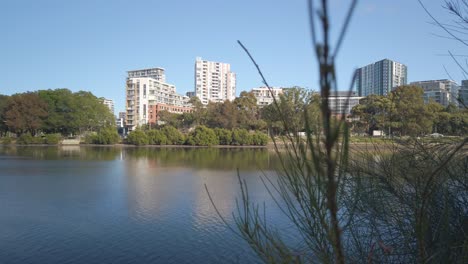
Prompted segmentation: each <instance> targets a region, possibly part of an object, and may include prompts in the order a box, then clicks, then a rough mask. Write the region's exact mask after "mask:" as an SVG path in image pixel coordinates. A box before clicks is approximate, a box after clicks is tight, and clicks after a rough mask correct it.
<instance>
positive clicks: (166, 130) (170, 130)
mask: <svg viewBox="0 0 468 264" xmlns="http://www.w3.org/2000/svg"><path fill="white" fill-rule="evenodd" d="M161 131H162V132H163V134H164V135H165V136H166V138H167V144H168V145H183V144H184V142H185V138H184V135H183V134H182V133H181V132H180V131H179V130H177V129H176V128H175V127H173V126H164V127H163V128H162V129H161Z"/></svg>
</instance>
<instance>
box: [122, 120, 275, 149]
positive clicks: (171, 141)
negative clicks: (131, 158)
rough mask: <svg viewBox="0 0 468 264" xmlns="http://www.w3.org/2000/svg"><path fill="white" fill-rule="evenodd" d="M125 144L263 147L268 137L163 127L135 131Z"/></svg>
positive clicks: (239, 131) (239, 130) (236, 131)
mask: <svg viewBox="0 0 468 264" xmlns="http://www.w3.org/2000/svg"><path fill="white" fill-rule="evenodd" d="M127 143H129V144H133V145H137V146H142V145H190V146H214V145H232V146H264V145H266V144H267V143H268V135H267V134H265V133H263V132H259V131H256V132H252V133H251V132H249V131H247V129H244V128H234V129H232V130H229V129H224V128H215V129H211V128H208V127H206V126H197V127H195V129H193V130H191V131H190V132H189V133H186V134H185V133H182V132H180V131H179V130H178V129H177V128H175V127H173V126H169V125H166V126H163V127H161V128H159V129H147V130H142V129H137V130H135V131H132V132H130V133H129V134H128V137H127Z"/></svg>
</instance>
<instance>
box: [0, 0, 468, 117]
mask: <svg viewBox="0 0 468 264" xmlns="http://www.w3.org/2000/svg"><path fill="white" fill-rule="evenodd" d="M347 2H348V1H343V0H335V1H332V3H331V9H332V13H333V15H335V14H337V16H336V17H335V16H334V17H333V18H334V21H337V22H335V23H334V24H332V27H333V25H338V24H339V21H341V20H340V19H342V18H343V13H344V11H345V7H346V6H344V3H347ZM423 2H424V3H425V4H426V6H427V8H428V9H429V10H430V11H431V12H432V13H433V15H434V16H435V17H437V18H439V19H441V20H442V19H443V18H444V17H445V18H447V14H448V11H447V10H444V9H443V8H442V7H441V5H442V2H439V3H434V1H432V2H430V1H428V0H426V1H423ZM306 7H307V5H306V1H294V2H293V3H284V2H282V1H265V0H259V1H255V3H251V2H247V1H236V2H235V3H222V4H218V3H217V2H215V1H212V0H205V1H197V2H196V3H192V2H189V3H185V2H184V1H181V0H177V1H171V2H170V3H155V2H153V1H147V0H140V1H132V2H130V1H123V0H120V1H99V2H97V3H95V2H94V1H90V0H84V1H80V2H79V3H78V2H77V3H75V2H67V3H64V2H63V1H56V0H46V1H41V3H37V2H36V1H8V2H6V3H5V4H4V8H5V10H6V12H5V15H4V16H2V17H0V32H1V33H2V35H3V36H4V37H5V40H6V41H3V42H1V43H0V58H2V60H1V61H2V63H0V94H7V95H10V94H13V93H20V92H26V91H33V90H38V89H57V88H68V89H70V90H72V91H78V90H86V91H91V92H92V93H93V94H95V95H96V96H97V97H105V98H108V99H112V100H114V102H115V109H116V113H118V112H120V111H122V110H123V109H124V107H125V78H126V74H127V71H130V70H137V69H143V68H153V67H161V68H164V69H165V70H166V78H167V80H166V82H167V83H170V84H173V85H175V86H176V87H177V91H178V92H179V93H181V94H185V92H187V91H193V90H194V64H195V59H196V57H203V58H204V59H206V60H210V61H219V62H224V63H229V64H231V68H232V71H233V72H235V73H236V75H237V92H236V94H237V95H238V94H239V93H240V92H241V91H243V90H250V89H252V88H254V87H259V86H262V85H263V84H262V82H261V79H260V76H258V73H257V71H256V69H255V68H254V65H253V64H252V63H251V62H250V60H249V59H248V57H247V55H246V54H245V53H244V52H243V51H242V49H241V48H240V46H239V45H238V44H237V40H240V41H242V42H243V44H244V45H246V46H247V48H248V49H249V51H250V52H251V53H252V54H253V56H254V57H255V59H256V60H257V63H258V64H259V65H260V67H261V68H262V71H263V72H264V74H265V76H266V78H267V80H268V81H269V83H270V85H272V86H282V87H290V86H294V85H297V86H302V87H306V88H309V89H314V88H315V90H316V89H317V87H318V84H317V80H318V74H317V69H316V67H315V61H314V59H313V58H314V57H313V51H312V48H311V41H310V39H309V37H310V34H309V28H308V17H307V10H306ZM83 18H85V19H83ZM449 18H450V17H449ZM444 21H445V20H444ZM332 29H333V28H332ZM337 31H338V30H337V29H335V31H332V33H333V32H335V33H336V32H337ZM335 35H336V34H335ZM436 35H444V34H443V32H442V31H441V30H440V29H439V28H437V27H436V26H435V25H433V24H431V19H430V17H429V16H427V14H426V13H425V11H424V10H423V9H422V7H421V6H420V5H419V3H418V2H417V1H416V0H411V1H404V0H398V1H392V2H391V3H389V2H388V1H383V0H380V1H371V0H368V1H360V2H359V3H358V6H357V8H356V12H355V15H354V17H353V19H352V22H351V25H350V29H349V31H348V34H347V36H346V39H345V42H344V45H343V48H342V50H341V52H340V54H339V57H338V60H337V65H338V68H337V73H338V85H339V87H340V88H339V89H340V90H345V89H348V88H349V83H350V80H351V77H352V72H353V70H355V69H356V68H359V67H363V66H365V65H368V64H370V63H373V62H376V61H379V60H382V59H386V58H388V59H390V60H395V61H397V62H400V63H403V64H405V65H406V66H408V83H410V82H414V81H423V80H434V79H453V80H455V81H456V82H458V83H460V81H461V79H463V75H462V74H461V73H460V70H459V69H458V68H457V66H456V64H455V63H454V62H453V60H452V59H451V58H450V57H449V56H446V55H447V54H448V50H450V51H452V52H453V53H454V54H460V53H461V54H463V53H462V51H463V49H462V48H463V46H461V44H458V43H457V42H456V41H455V40H451V39H446V38H443V37H439V36H436ZM444 66H445V67H446V68H447V71H448V72H449V74H450V76H448V75H447V73H446V72H445V69H444Z"/></svg>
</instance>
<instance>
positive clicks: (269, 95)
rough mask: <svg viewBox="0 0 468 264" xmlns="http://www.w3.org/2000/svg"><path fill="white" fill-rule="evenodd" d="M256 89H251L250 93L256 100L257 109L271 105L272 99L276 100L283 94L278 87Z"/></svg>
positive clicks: (281, 89)
mask: <svg viewBox="0 0 468 264" xmlns="http://www.w3.org/2000/svg"><path fill="white" fill-rule="evenodd" d="M270 88H271V90H270V89H268V87H257V88H252V90H251V92H252V93H253V94H254V95H255V98H257V105H258V106H259V107H264V106H266V105H269V104H272V103H273V98H278V96H279V95H280V94H282V93H283V88H280V87H270Z"/></svg>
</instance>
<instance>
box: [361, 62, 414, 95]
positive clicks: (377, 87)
mask: <svg viewBox="0 0 468 264" xmlns="http://www.w3.org/2000/svg"><path fill="white" fill-rule="evenodd" d="M407 72H408V71H407V67H406V66H405V65H404V64H401V63H399V62H396V61H392V60H389V59H384V60H381V61H378V62H375V63H372V64H369V65H367V66H364V67H362V68H359V69H357V71H356V79H355V87H356V91H357V92H358V95H359V96H368V95H370V94H377V95H387V94H389V93H390V92H391V91H392V90H393V89H394V88H396V87H398V86H401V85H405V84H406V83H407V80H408V73H407Z"/></svg>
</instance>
